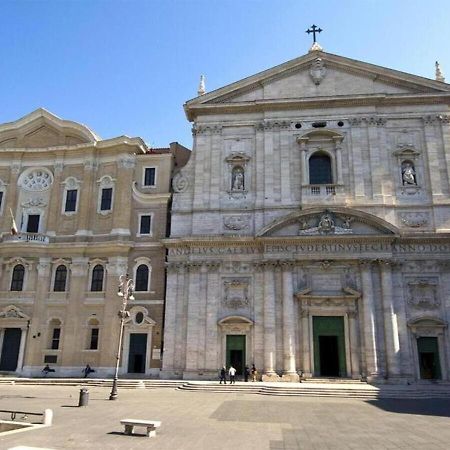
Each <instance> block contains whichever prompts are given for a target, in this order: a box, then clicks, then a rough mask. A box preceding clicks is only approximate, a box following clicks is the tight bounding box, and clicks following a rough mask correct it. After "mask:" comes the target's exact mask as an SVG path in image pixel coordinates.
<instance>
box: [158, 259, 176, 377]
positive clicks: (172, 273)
mask: <svg viewBox="0 0 450 450" xmlns="http://www.w3.org/2000/svg"><path fill="white" fill-rule="evenodd" d="M179 270H180V264H178V263H168V264H167V284H166V304H165V318H164V352H163V361H162V363H163V367H162V370H163V371H166V370H167V371H171V370H173V369H174V356H175V333H176V330H177V322H176V306H177V283H178V272H179Z"/></svg>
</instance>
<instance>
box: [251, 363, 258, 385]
mask: <svg viewBox="0 0 450 450" xmlns="http://www.w3.org/2000/svg"><path fill="white" fill-rule="evenodd" d="M251 372H252V381H256V377H257V375H258V371H257V370H256V367H255V365H254V364H252V371H251Z"/></svg>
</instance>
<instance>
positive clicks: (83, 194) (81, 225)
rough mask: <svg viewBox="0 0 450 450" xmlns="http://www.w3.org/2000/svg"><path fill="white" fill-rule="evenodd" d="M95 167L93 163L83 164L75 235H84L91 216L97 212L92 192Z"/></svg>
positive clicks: (93, 192)
mask: <svg viewBox="0 0 450 450" xmlns="http://www.w3.org/2000/svg"><path fill="white" fill-rule="evenodd" d="M96 170H97V165H96V163H95V162H94V161H91V160H86V161H85V163H84V174H83V182H82V184H81V186H80V190H79V194H80V199H79V202H80V204H79V209H78V217H79V219H78V230H77V233H76V234H80V235H84V234H86V231H88V230H89V229H90V221H91V215H92V214H96V212H97V203H96V202H97V197H96V196H95V190H94V176H95V172H96Z"/></svg>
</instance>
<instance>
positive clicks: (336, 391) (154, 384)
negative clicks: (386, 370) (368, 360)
mask: <svg viewBox="0 0 450 450" xmlns="http://www.w3.org/2000/svg"><path fill="white" fill-rule="evenodd" d="M1 385H17V386H23V385H27V386H78V387H87V388H89V387H91V388H108V389H110V388H111V386H112V379H100V378H16V377H14V378H12V377H0V387H1ZM118 388H119V389H162V388H165V389H167V388H169V389H176V390H179V391H186V392H199V393H202V392H209V393H216V394H224V395H226V394H257V395H269V396H283V397H330V398H354V399H362V400H376V399H389V398H398V399H424V398H448V399H450V383H444V384H412V385H404V384H403V385H394V384H392V385H372V384H368V383H366V382H360V381H356V380H350V379H342V378H336V379H329V378H311V379H309V380H303V381H302V383H284V382H279V383H264V382H259V381H257V382H248V383H245V382H242V381H241V382H239V381H238V382H237V383H236V384H232V385H230V384H229V383H227V384H226V385H223V384H219V382H218V381H185V380H159V379H119V380H118Z"/></svg>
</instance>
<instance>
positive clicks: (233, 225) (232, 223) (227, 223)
mask: <svg viewBox="0 0 450 450" xmlns="http://www.w3.org/2000/svg"><path fill="white" fill-rule="evenodd" d="M223 227H224V228H225V229H226V230H231V231H241V230H248V229H249V228H250V216H249V215H242V214H233V215H227V216H223Z"/></svg>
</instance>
